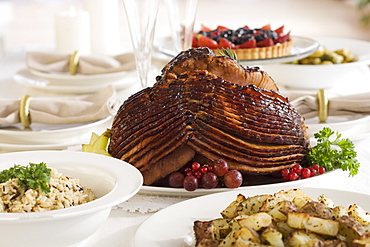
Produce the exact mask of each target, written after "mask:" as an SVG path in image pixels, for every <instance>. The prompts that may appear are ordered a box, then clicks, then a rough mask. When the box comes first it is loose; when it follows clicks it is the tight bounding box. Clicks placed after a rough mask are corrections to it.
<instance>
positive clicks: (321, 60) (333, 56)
mask: <svg viewBox="0 0 370 247" xmlns="http://www.w3.org/2000/svg"><path fill="white" fill-rule="evenodd" d="M354 61H356V57H355V54H354V53H353V52H352V51H351V50H350V49H347V48H345V49H341V50H335V51H333V50H329V49H325V47H323V46H321V45H320V46H319V48H318V49H317V50H316V51H315V52H314V53H313V54H311V55H310V56H308V57H305V58H302V59H300V60H296V61H293V62H290V64H305V65H317V64H340V63H350V62H354Z"/></svg>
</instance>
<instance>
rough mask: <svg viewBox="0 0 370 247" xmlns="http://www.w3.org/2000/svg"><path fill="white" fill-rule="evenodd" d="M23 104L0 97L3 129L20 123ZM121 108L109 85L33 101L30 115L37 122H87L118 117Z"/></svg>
mask: <svg viewBox="0 0 370 247" xmlns="http://www.w3.org/2000/svg"><path fill="white" fill-rule="evenodd" d="M19 102H20V99H7V98H0V126H1V125H3V126H6V125H10V124H16V123H19V122H20V119H19ZM119 105H120V102H119V100H118V98H117V96H116V91H115V89H114V87H113V86H109V87H107V88H105V89H103V90H100V91H99V92H97V93H94V94H89V95H79V96H74V97H58V98H57V97H54V98H46V97H45V98H41V97H39V98H31V101H30V116H31V122H33V123H44V124H71V123H85V122H91V121H97V120H100V119H103V118H105V117H108V116H112V115H114V114H115V113H116V112H117V109H118V107H119ZM31 127H32V125H31Z"/></svg>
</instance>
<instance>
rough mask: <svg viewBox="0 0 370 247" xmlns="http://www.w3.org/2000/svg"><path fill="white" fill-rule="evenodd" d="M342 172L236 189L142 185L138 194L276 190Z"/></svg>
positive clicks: (203, 193)
mask: <svg viewBox="0 0 370 247" xmlns="http://www.w3.org/2000/svg"><path fill="white" fill-rule="evenodd" d="M339 172H343V171H341V170H333V171H329V172H325V173H324V174H321V175H317V176H315V177H311V178H306V179H299V180H295V181H287V182H280V183H274V184H263V185H253V186H243V187H239V188H236V189H229V188H214V189H204V188H197V189H196V190H195V191H187V190H185V189H184V188H172V187H156V186H145V185H143V186H142V187H141V189H140V191H139V194H148V195H162V196H163V195H164V196H182V197H198V196H204V195H209V194H215V193H220V192H228V191H243V190H247V189H248V190H249V189H250V190H258V189H276V188H291V187H299V186H302V185H303V184H305V183H307V182H312V181H320V180H322V179H324V180H325V179H326V178H327V177H329V176H335V174H337V173H339Z"/></svg>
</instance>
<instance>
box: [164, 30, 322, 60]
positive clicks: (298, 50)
mask: <svg viewBox="0 0 370 247" xmlns="http://www.w3.org/2000/svg"><path fill="white" fill-rule="evenodd" d="M160 44H161V45H159V46H158V49H159V51H160V52H162V53H163V54H165V55H167V56H170V57H174V56H176V55H177V54H175V52H174V51H173V50H172V49H171V47H172V46H171V39H170V38H167V39H165V40H164V41H163V42H161V43H160ZM318 47H319V44H318V43H317V41H315V40H313V39H310V38H306V37H299V36H293V47H292V50H291V54H290V55H288V56H284V57H276V58H265V59H245V60H240V63H241V64H243V65H262V64H271V63H285V62H291V61H294V60H297V59H301V58H304V57H307V56H308V55H310V54H312V53H313V52H315V51H316V50H317V48H318Z"/></svg>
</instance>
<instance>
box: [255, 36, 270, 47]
mask: <svg viewBox="0 0 370 247" xmlns="http://www.w3.org/2000/svg"><path fill="white" fill-rule="evenodd" d="M273 45H274V41H273V40H272V39H271V38H270V37H269V38H267V39H265V40H262V41H260V42H257V46H258V47H267V46H273Z"/></svg>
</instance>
